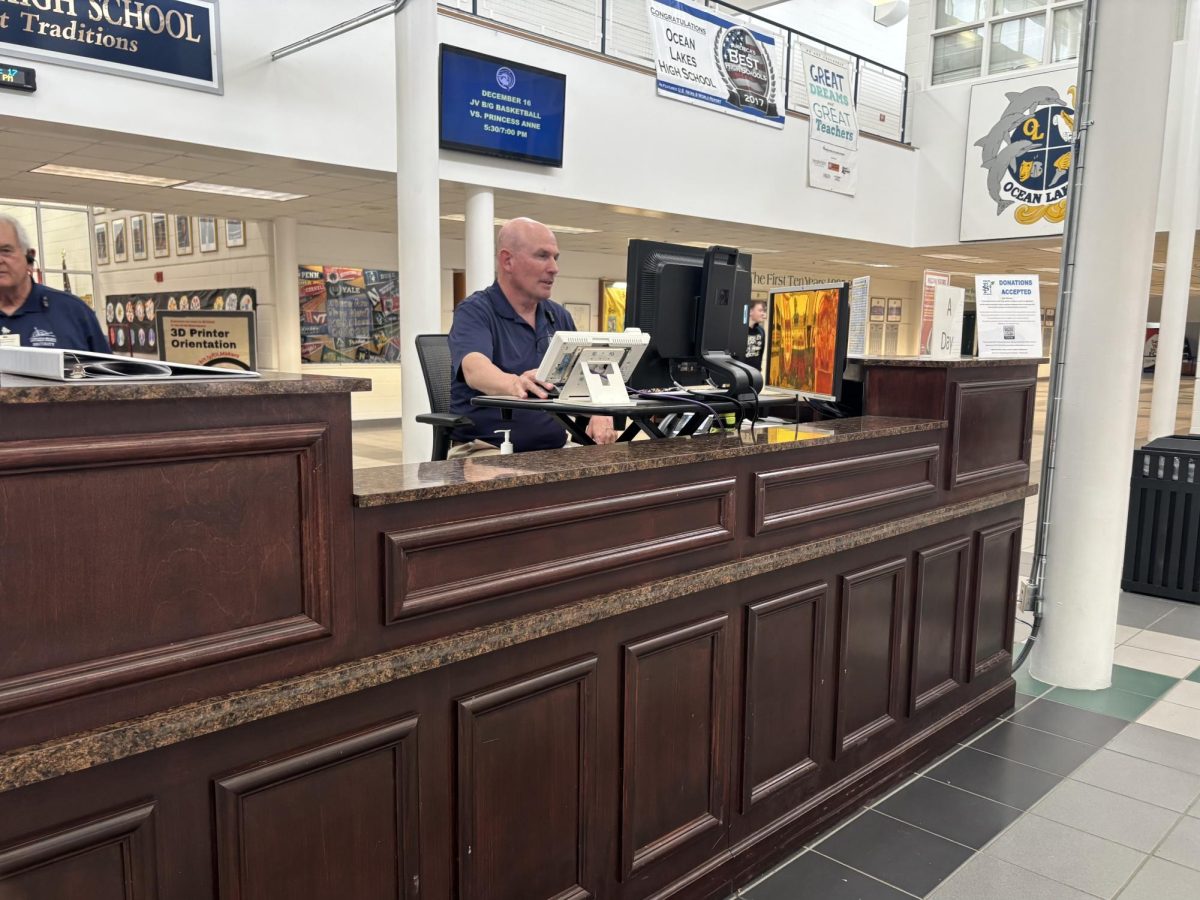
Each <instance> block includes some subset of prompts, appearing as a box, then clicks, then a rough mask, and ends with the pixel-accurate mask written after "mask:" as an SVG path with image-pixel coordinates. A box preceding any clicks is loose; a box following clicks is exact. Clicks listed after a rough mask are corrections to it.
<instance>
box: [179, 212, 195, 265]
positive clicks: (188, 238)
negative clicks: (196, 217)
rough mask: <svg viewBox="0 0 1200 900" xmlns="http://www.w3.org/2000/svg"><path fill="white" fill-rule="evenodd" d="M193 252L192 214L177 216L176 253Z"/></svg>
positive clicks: (185, 253) (181, 254) (182, 254)
mask: <svg viewBox="0 0 1200 900" xmlns="http://www.w3.org/2000/svg"><path fill="white" fill-rule="evenodd" d="M191 253H192V220H191V217H190V216H176V217H175V254H176V255H177V256H190V255H191Z"/></svg>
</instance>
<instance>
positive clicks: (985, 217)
mask: <svg viewBox="0 0 1200 900" xmlns="http://www.w3.org/2000/svg"><path fill="white" fill-rule="evenodd" d="M1075 75H1076V68H1075V66H1071V67H1070V68H1066V69H1059V70H1057V71H1049V72H1039V73H1038V74H1037V75H1025V76H1021V77H1019V78H1006V79H1004V80H1002V81H988V82H984V83H981V84H976V85H974V86H973V87H972V88H971V111H970V114H969V115H968V118H967V148H966V165H965V167H964V171H963V192H962V219H961V220H960V225H959V239H960V240H963V241H985V240H994V239H996V238H1014V237H1041V236H1044V235H1050V234H1062V230H1063V220H1064V219H1065V218H1066V215H1067V188H1068V185H1069V181H1070V168H1071V157H1072V142H1073V140H1074V137H1075Z"/></svg>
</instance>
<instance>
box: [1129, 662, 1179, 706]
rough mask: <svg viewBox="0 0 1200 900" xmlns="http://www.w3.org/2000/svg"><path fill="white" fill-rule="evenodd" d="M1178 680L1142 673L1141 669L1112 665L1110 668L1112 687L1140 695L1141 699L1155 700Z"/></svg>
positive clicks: (1151, 673)
mask: <svg viewBox="0 0 1200 900" xmlns="http://www.w3.org/2000/svg"><path fill="white" fill-rule="evenodd" d="M1178 683H1179V679H1178V678H1172V677H1171V676H1170V675H1159V674H1158V673H1157V672H1143V671H1142V670H1141V669H1131V668H1129V667H1128V666H1117V665H1114V666H1113V668H1112V686H1113V687H1115V688H1117V689H1118V690H1122V691H1129V693H1131V694H1141V695H1142V696H1143V697H1153V698H1154V699H1155V700H1157V699H1158V698H1159V697H1161V696H1162V695H1163V694H1165V693H1166V692H1167V691H1169V690H1170V689H1171V688H1173V687H1174V686H1175V685H1176V684H1178Z"/></svg>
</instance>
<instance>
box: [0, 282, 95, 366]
mask: <svg viewBox="0 0 1200 900" xmlns="http://www.w3.org/2000/svg"><path fill="white" fill-rule="evenodd" d="M6 334H18V335H20V336H21V346H22V347H50V348H52V349H57V350H94V351H96V352H98V353H110V352H112V351H111V349H110V348H109V346H108V338H106V337H105V336H104V332H103V331H101V330H100V321H99V320H98V319H97V318H96V314H95V313H93V312H92V310H91V307H89V306H88V305H87V304H86V303H84V302H83V301H82V300H80V299H79V298H78V297H76V296H74V295H73V294H68V293H66V292H65V291H56V290H54V288H49V287H46V286H45V285H44V284H35V285H33V287H32V289H31V290H30V291H29V296H28V297H27V298H25V302H24V303H22V304H21V306H20V308H18V309H17V311H16V312H14V313H13V314H12V315H11V316H10V315H5V314H4V313H2V312H0V336H2V335H6Z"/></svg>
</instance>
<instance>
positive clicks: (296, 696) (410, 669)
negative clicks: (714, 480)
mask: <svg viewBox="0 0 1200 900" xmlns="http://www.w3.org/2000/svg"><path fill="white" fill-rule="evenodd" d="M1036 493H1037V487H1036V486H1035V485H1026V486H1023V487H1019V488H1012V489H1010V490H1007V491H999V492H997V493H994V494H989V495H987V496H985V497H980V498H978V499H976V500H969V501H966V502H963V503H955V504H952V505H949V506H943V507H940V508H939V509H935V510H930V511H928V512H923V513H919V514H917V515H913V516H908V517H905V518H901V519H894V520H892V521H890V522H885V523H883V524H881V525H876V526H873V527H871V528H864V529H861V530H859V531H853V532H846V533H843V534H839V535H834V536H832V537H828V538H823V539H821V540H818V541H812V542H809V543H806V544H800V545H797V546H795V547H788V548H786V549H783V550H778V551H775V552H772V553H764V554H761V555H759V556H753V557H750V558H748V559H742V560H736V561H734V562H730V563H726V564H724V565H720V566H714V567H712V568H709V569H704V570H702V571H700V572H693V573H690V574H688V575H681V576H677V577H675V578H668V579H665V580H662V581H657V582H653V583H649V584H644V585H639V586H637V587H632V588H625V589H622V590H619V591H614V592H612V593H609V594H604V595H601V596H598V597H593V598H590V599H588V600H582V601H580V602H578V603H571V604H567V605H565V606H558V607H555V608H553V609H548V610H543V611H541V612H536V613H530V614H528V615H524V616H519V617H517V618H514V619H506V620H504V621H502V622H497V623H495V624H492V625H487V626H484V627H481V628H475V629H472V630H470V631H464V632H461V633H458V634H453V635H450V636H448V637H444V638H438V639H436V640H432V641H427V642H425V643H422V644H415V645H412V646H408V647H402V648H400V649H397V650H392V651H389V652H387V653H381V654H379V655H377V656H370V657H366V658H364V659H359V660H355V661H353V662H349V663H343V664H341V665H337V666H332V667H330V668H327V669H321V670H318V671H316V672H310V673H308V674H306V675H301V676H297V677H294V678H288V679H285V680H282V681H275V682H271V683H268V684H264V685H259V686H258V687H255V688H250V689H248V690H244V691H239V692H237V693H233V694H228V695H225V696H222V697H214V698H211V699H208V700H202V701H199V702H197V703H189V704H187V705H185V706H178V707H175V708H172V709H168V710H164V711H162V712H159V713H154V714H152V715H149V716H143V717H141V718H137V719H131V720H129V721H126V722H118V723H116V724H113V725H109V726H106V727H104V728H99V729H95V730H93V731H86V732H81V733H79V734H75V735H72V736H69V737H66V738H59V739H56V740H53V741H48V742H46V743H44V744H39V745H36V746H32V747H23V748H19V749H16V750H13V751H10V752H8V753H5V754H2V755H0V792H3V791H10V790H15V789H17V788H21V787H26V786H28V785H32V784H37V783H38V782H41V781H46V780H49V779H51V778H57V777H60V776H62V775H67V774H70V773H72V772H80V771H83V770H85V769H90V768H93V767H95V766H100V765H103V764H105V763H109V762H115V761H117V760H120V759H125V758H127V757H130V756H135V755H137V754H139V753H145V752H147V751H149V750H156V749H160V748H162V747H168V746H171V745H172V744H177V743H181V742H183V741H186V740H190V739H192V738H196V737H200V736H202V735H205V734H212V733H214V732H217V731H223V730H225V729H228V728H233V727H235V726H238V725H245V724H247V723H250V722H255V721H258V720H260V719H265V718H269V717H270V716H276V715H279V714H281V713H285V712H288V711H290V710H295V709H301V708H303V707H306V706H311V705H312V704H315V703H321V702H324V701H326V700H332V699H334V698H337V697H342V696H346V695H349V694H353V693H357V692H358V691H362V690H366V689H367V688H372V687H377V686H379V685H384V684H389V683H391V682H394V681H398V680H400V679H402V678H408V677H409V676H412V675H416V674H419V673H421V672H426V671H429V670H432V669H437V668H440V667H441V666H446V665H450V664H452V663H456V662H459V661H461V660H464V659H470V658H472V657H476V656H482V655H483V654H485V653H490V652H492V651H495V650H500V649H503V648H506V647H512V646H515V645H518V644H523V643H526V642H528V641H533V640H537V639H538V638H541V637H545V636H547V635H551V634H556V633H558V632H561V631H566V630H568V629H572V628H579V627H581V626H583V625H587V624H590V623H592V622H596V621H600V620H602V619H608V618H611V617H613V616H618V615H621V614H622V613H626V612H631V611H633V610H636V609H642V608H645V607H650V606H654V605H656V604H659V603H665V602H666V601H668V600H673V599H675V598H677V597H682V596H686V595H688V594H693V593H696V592H698V591H703V590H707V589H710V588H714V587H718V586H720V585H724V584H730V583H733V582H735V581H740V580H742V579H745V578H751V577H753V576H756V575H762V574H765V573H768V572H774V571H777V570H779V569H783V568H787V567H788V566H794V565H797V564H799V563H802V562H806V561H808V560H811V559H816V558H819V557H822V556H828V555H830V554H833V553H839V552H842V551H844V550H850V549H853V548H855V547H862V546H865V545H867V544H871V543H874V542H875V541H881V540H884V539H886V538H890V537H895V536H897V535H901V534H907V533H909V532H912V531H916V530H918V529H920V528H926V527H929V526H932V525H938V524H941V523H942V522H948V521H950V520H952V519H956V518H960V517H962V516H968V515H971V514H973V513H977V512H982V511H984V510H987V509H993V508H995V507H997V506H1003V505H1005V504H1007V503H1014V502H1018V501H1020V500H1023V499H1025V498H1026V497H1030V496H1033V495H1034V494H1036Z"/></svg>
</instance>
